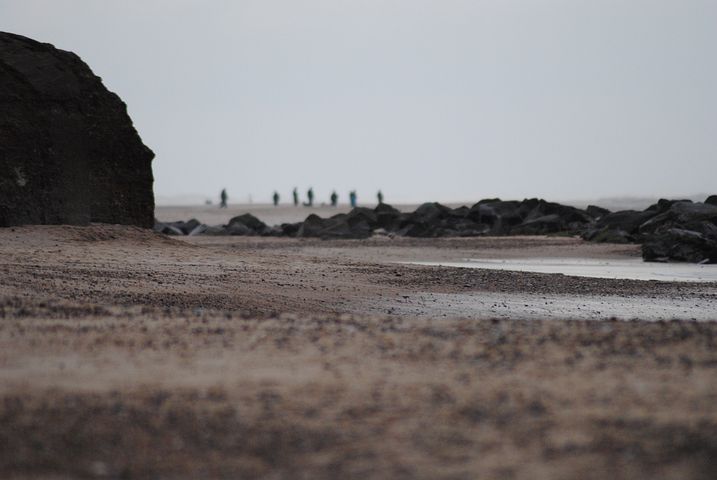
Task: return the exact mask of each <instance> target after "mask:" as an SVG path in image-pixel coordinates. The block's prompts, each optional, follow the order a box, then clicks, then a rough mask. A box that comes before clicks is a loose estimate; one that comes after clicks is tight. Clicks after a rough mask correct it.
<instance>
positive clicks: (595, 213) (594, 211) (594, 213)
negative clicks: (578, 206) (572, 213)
mask: <svg viewBox="0 0 717 480" xmlns="http://www.w3.org/2000/svg"><path fill="white" fill-rule="evenodd" d="M585 213H587V214H588V215H590V216H591V217H593V218H594V219H596V220H597V219H600V218H602V217H604V216H605V215H607V214H608V213H610V210H608V209H607V208H602V207H598V206H597V205H588V208H586V209H585Z"/></svg>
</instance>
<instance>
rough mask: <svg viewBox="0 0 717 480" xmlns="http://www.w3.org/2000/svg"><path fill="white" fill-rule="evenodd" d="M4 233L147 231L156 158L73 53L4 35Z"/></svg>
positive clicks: (0, 174) (0, 208)
mask: <svg viewBox="0 0 717 480" xmlns="http://www.w3.org/2000/svg"><path fill="white" fill-rule="evenodd" d="M0 111H1V112H2V114H1V115H0V226H10V225H19V224H65V223H66V224H74V225H82V224H87V223H90V222H98V223H118V224H128V225H139V226H142V227H151V226H152V225H153V223H154V222H153V218H154V194H153V192H152V183H153V177H152V166H151V162H152V159H153V158H154V153H152V151H151V150H150V149H149V148H147V147H146V146H145V145H144V144H143V143H142V140H141V139H140V137H139V135H138V134H137V131H136V130H135V129H134V127H133V125H132V120H131V119H130V118H129V116H128V115H127V108H126V105H125V104H124V103H123V102H122V100H121V99H120V98H119V97H118V96H117V95H115V94H114V93H112V92H110V91H108V90H107V89H106V88H105V86H104V85H103V84H102V80H101V79H100V78H99V77H97V76H95V75H94V74H93V73H92V71H91V70H90V68H89V67H88V66H87V65H86V64H85V63H84V62H83V61H82V60H81V59H80V58H79V57H78V56H77V55H75V54H74V53H71V52H65V51H62V50H58V49H56V48H55V47H53V46H52V45H49V44H46V43H39V42H36V41H34V40H31V39H29V38H25V37H22V36H19V35H13V34H10V33H3V32H0Z"/></svg>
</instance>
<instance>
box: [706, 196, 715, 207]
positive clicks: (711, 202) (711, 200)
mask: <svg viewBox="0 0 717 480" xmlns="http://www.w3.org/2000/svg"><path fill="white" fill-rule="evenodd" d="M705 203H707V204H709V205H717V195H710V196H709V197H707V199H706V200H705Z"/></svg>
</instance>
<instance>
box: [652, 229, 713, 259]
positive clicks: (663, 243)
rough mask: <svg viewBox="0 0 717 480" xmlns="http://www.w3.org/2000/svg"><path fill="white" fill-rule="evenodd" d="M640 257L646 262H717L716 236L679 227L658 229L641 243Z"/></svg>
mask: <svg viewBox="0 0 717 480" xmlns="http://www.w3.org/2000/svg"><path fill="white" fill-rule="evenodd" d="M642 258H643V259H644V260H645V261H647V262H664V261H669V260H677V261H684V262H695V263H717V236H715V237H708V236H707V235H704V234H702V233H700V232H695V231H692V230H684V229H681V228H667V229H664V230H660V231H657V232H655V234H653V235H651V236H650V237H649V238H648V239H647V240H646V241H645V242H644V243H643V245H642Z"/></svg>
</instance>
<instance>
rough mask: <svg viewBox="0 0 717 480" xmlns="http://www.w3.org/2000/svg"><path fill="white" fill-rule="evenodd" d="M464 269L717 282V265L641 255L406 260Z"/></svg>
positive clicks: (416, 263) (417, 263)
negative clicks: (655, 260) (655, 259)
mask: <svg viewBox="0 0 717 480" xmlns="http://www.w3.org/2000/svg"><path fill="white" fill-rule="evenodd" d="M406 263H411V264H414V265H434V266H445V267H461V268H487V269H491V270H512V271H518V272H537V273H562V274H564V275H571V276H575V277H593V278H614V279H627V280H661V281H670V282H717V265H697V264H692V263H653V262H643V261H642V259H639V258H634V259H633V258H630V259H610V260H605V259H589V258H582V259H581V258H521V259H504V260H496V259H478V258H467V259H463V260H461V261H457V262H406Z"/></svg>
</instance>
